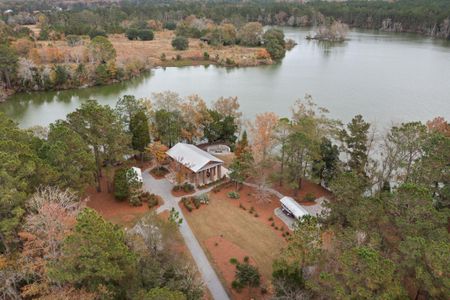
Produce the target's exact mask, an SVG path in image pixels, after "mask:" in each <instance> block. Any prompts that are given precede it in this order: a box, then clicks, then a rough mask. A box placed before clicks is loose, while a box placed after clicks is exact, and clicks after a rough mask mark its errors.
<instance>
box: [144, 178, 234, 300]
mask: <svg viewBox="0 0 450 300" xmlns="http://www.w3.org/2000/svg"><path fill="white" fill-rule="evenodd" d="M148 171H149V170H146V171H145V172H143V174H142V179H143V181H144V190H145V191H148V192H150V193H153V194H156V195H159V196H160V197H161V198H162V199H163V200H164V204H163V205H161V206H160V207H159V208H158V209H157V210H156V213H158V214H159V213H161V212H163V211H166V210H169V211H170V210H171V209H172V208H174V209H175V210H176V211H177V212H178V213H179V216H180V217H181V218H182V219H183V222H182V223H181V225H180V232H181V235H182V236H183V238H184V240H185V242H186V246H187V247H188V249H189V251H190V252H191V254H192V257H193V258H194V260H195V263H196V264H197V268H198V270H199V272H200V274H201V275H202V278H203V281H204V282H205V284H206V286H207V287H208V289H209V291H210V292H211V295H212V296H213V298H214V299H215V300H229V299H230V297H229V296H228V294H227V293H226V291H225V288H224V287H223V285H222V283H221V282H220V280H219V277H218V276H217V274H216V272H215V271H214V269H213V267H212V266H211V264H210V262H209V260H208V258H207V257H206V254H205V252H204V251H203V249H202V247H201V246H200V243H199V242H198V240H197V238H196V237H195V235H194V233H193V232H192V230H191V228H190V227H189V224H188V223H187V221H186V219H185V218H184V215H183V212H182V211H181V209H180V207H179V206H178V202H179V201H180V200H181V197H175V196H173V195H172V193H171V191H172V187H173V185H172V184H171V183H170V182H169V181H168V180H167V179H159V180H157V179H155V178H153V176H152V175H150V174H149V172H148ZM211 189H212V187H210V188H208V189H204V190H201V191H199V192H196V193H194V194H191V195H190V196H195V195H197V194H202V193H206V192H209V191H210V190H211Z"/></svg>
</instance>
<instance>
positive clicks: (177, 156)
mask: <svg viewBox="0 0 450 300" xmlns="http://www.w3.org/2000/svg"><path fill="white" fill-rule="evenodd" d="M166 153H167V155H168V156H169V157H170V159H171V160H172V163H173V164H174V168H178V169H180V168H181V170H182V171H183V172H184V175H185V179H186V180H187V181H189V182H190V183H192V184H194V185H196V186H201V185H205V184H208V183H211V182H214V181H217V180H219V179H221V178H222V176H223V175H225V174H224V173H225V172H223V161H222V160H221V159H218V158H217V157H215V156H213V155H211V154H209V153H208V152H206V151H203V150H202V149H200V148H198V147H197V146H194V145H191V144H185V143H178V144H176V145H175V146H173V147H172V148H170V149H169V150H168V151H167V152H166Z"/></svg>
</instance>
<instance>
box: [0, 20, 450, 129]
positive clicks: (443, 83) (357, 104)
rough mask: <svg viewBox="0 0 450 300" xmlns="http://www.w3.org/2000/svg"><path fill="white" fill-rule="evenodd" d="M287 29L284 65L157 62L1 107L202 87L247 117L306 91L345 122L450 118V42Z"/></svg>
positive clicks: (25, 114) (62, 110)
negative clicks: (315, 36) (328, 36)
mask: <svg viewBox="0 0 450 300" xmlns="http://www.w3.org/2000/svg"><path fill="white" fill-rule="evenodd" d="M284 31H285V34H286V36H287V37H288V38H292V39H294V40H296V41H297V42H298V43H299V45H297V46H296V47H295V48H294V49H293V50H291V51H290V52H288V53H287V55H286V57H285V58H284V59H283V61H282V62H281V63H280V64H277V65H272V66H261V67H254V68H231V69H230V68H221V67H215V66H209V67H204V66H199V67H183V68H166V69H155V70H153V71H152V72H151V74H148V75H146V76H143V77H140V78H139V79H136V80H132V81H129V82H126V83H121V84H117V85H112V86H104V87H93V88H86V89H78V90H69V91H61V92H36V93H21V94H16V95H14V96H13V97H11V98H10V99H9V100H8V101H7V102H6V103H4V104H1V105H0V110H1V111H4V112H6V114H7V115H8V116H10V117H12V118H13V119H15V120H16V121H17V122H19V124H20V126H21V127H29V126H33V125H48V124H49V123H51V122H53V121H55V120H56V119H60V118H64V117H65V115H66V114H67V113H69V112H71V111H73V110H75V109H76V108H77V107H79V106H80V103H82V102H83V101H85V100H86V99H89V98H94V99H97V100H98V101H99V102H100V103H102V104H110V105H115V103H116V101H117V99H118V98H119V97H120V96H123V95H127V94H131V95H135V96H136V97H149V96H151V94H152V93H153V92H161V91H165V90H172V91H176V92H178V93H180V95H182V96H187V95H190V94H199V95H200V96H202V97H203V98H204V99H205V100H206V101H207V102H208V103H210V102H212V101H213V100H215V99H217V98H218V97H220V96H238V97H239V102H240V104H241V110H242V111H243V112H244V116H245V117H246V118H252V117H253V116H254V115H255V114H257V113H260V112H265V111H273V112H275V113H277V114H279V115H280V116H289V115H290V107H291V106H292V104H293V103H294V101H295V100H296V99H298V98H301V97H304V95H305V94H311V95H312V96H313V98H314V100H315V101H316V102H317V103H318V104H319V105H321V106H324V107H326V108H328V109H329V110H330V115H331V116H332V117H334V118H339V119H341V120H343V121H344V122H348V121H349V120H350V119H351V117H352V116H354V115H355V114H362V115H363V116H364V117H365V118H366V119H367V120H370V121H371V122H374V123H375V124H376V125H377V126H378V127H385V126H387V125H390V124H391V123H392V122H400V121H407V120H408V121H409V120H420V121H426V120H429V119H431V118H433V117H435V116H443V117H446V118H447V119H449V118H450V42H448V41H440V40H433V39H429V38H425V37H420V36H415V35H408V34H389V33H378V32H370V31H351V32H350V34H349V40H348V41H347V42H345V43H343V44H340V45H335V46H330V45H326V44H323V43H320V42H317V41H306V40H305V36H306V35H307V34H308V33H309V31H308V30H306V29H293V28H284Z"/></svg>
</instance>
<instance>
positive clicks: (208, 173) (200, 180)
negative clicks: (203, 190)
mask: <svg viewBox="0 0 450 300" xmlns="http://www.w3.org/2000/svg"><path fill="white" fill-rule="evenodd" d="M222 176H223V175H222V164H219V163H216V164H208V165H206V166H204V167H203V168H202V169H200V170H198V171H197V172H195V173H194V172H192V173H191V176H189V181H190V182H191V183H192V184H194V185H195V186H202V185H206V184H209V183H212V182H215V181H217V180H220V179H222Z"/></svg>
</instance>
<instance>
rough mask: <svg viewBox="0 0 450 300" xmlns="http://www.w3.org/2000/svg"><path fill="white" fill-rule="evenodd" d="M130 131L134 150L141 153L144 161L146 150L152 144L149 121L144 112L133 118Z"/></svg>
mask: <svg viewBox="0 0 450 300" xmlns="http://www.w3.org/2000/svg"><path fill="white" fill-rule="evenodd" d="M130 131H131V145H132V146H133V149H134V150H136V151H139V153H140V156H141V160H143V159H144V151H145V148H146V147H147V146H148V144H149V143H150V132H149V125H148V119H147V116H146V115H145V113H144V111H139V112H137V113H136V114H134V115H133V116H132V117H131V122H130Z"/></svg>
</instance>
